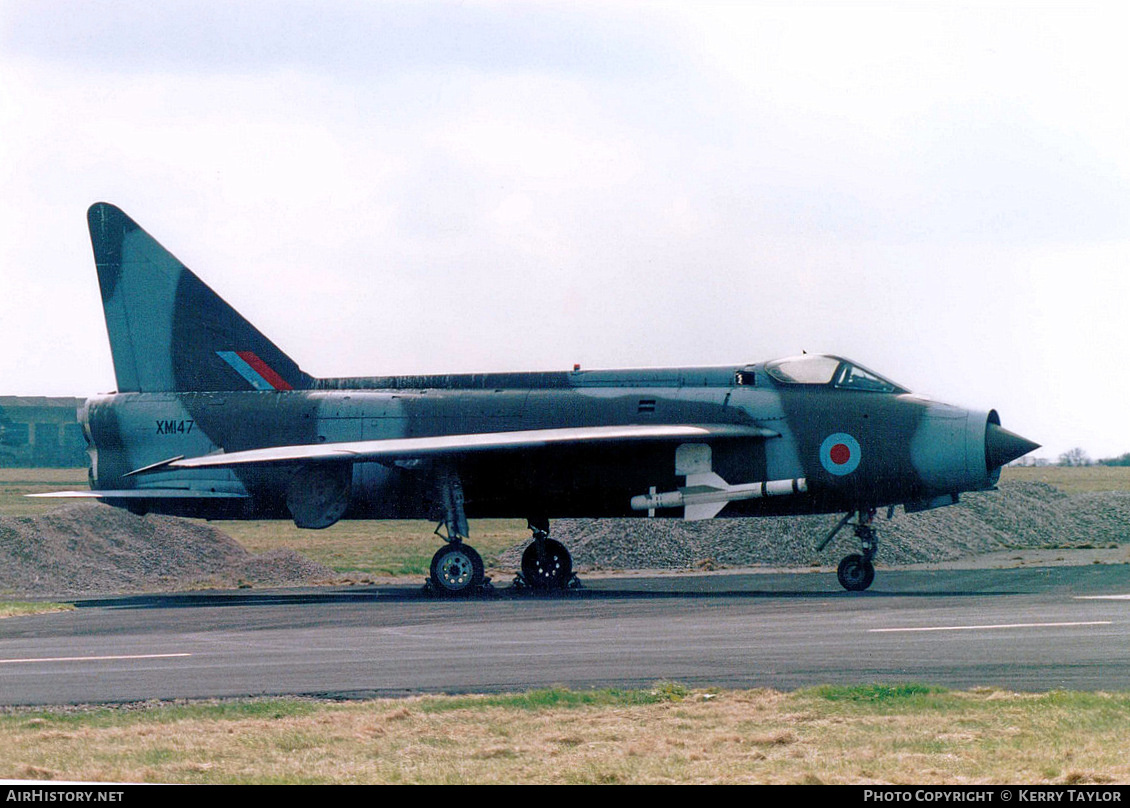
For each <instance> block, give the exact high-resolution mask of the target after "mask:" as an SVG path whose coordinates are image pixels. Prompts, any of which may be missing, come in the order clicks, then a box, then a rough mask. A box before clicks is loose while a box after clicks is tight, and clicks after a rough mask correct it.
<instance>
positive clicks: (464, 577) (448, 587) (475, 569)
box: [427, 469, 490, 597]
mask: <svg viewBox="0 0 1130 808" xmlns="http://www.w3.org/2000/svg"><path fill="white" fill-rule="evenodd" d="M439 493H440V500H441V503H442V505H443V521H441V522H440V527H439V528H436V534H437V535H439V536H442V537H443V538H444V539H445V540H446V541H447V544H446V545H445V546H444V547H441V548H439V549H438V550H437V551H436V554H435V555H434V556H432V565H431V575H430V576H429V577H428V583H427V588H428V589H429V590H430V591H431V592H433V593H434V594H436V595H441V596H444V597H462V596H466V595H471V594H474V593H476V592H482V591H484V590H485V589H487V588H489V586H490V582H489V581H487V579H486V576H485V575H484V574H483V558H482V556H480V555H479V554H478V553H477V552H476V551H475V548H474V547H472V546H471V545H469V544H466V543H465V542H464V541H463V540H464V539H465V538H467V535H468V533H469V532H470V529H469V528H468V526H467V514H466V513H465V512H464V510H463V485H462V483H460V481H459V475H458V474H456V473H455V471H454V470H453V469H446V470H444V471H442V472H441V473H440V477H439ZM440 528H444V532H443V533H440Z"/></svg>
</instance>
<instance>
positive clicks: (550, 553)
mask: <svg viewBox="0 0 1130 808" xmlns="http://www.w3.org/2000/svg"><path fill="white" fill-rule="evenodd" d="M572 577H573V557H572V556H571V555H569V551H568V550H567V549H565V545H564V544H562V543H561V542H559V541H555V540H554V539H545V540H544V541H543V542H542V552H541V553H538V543H537V542H536V541H535V542H533V543H531V544H530V546H529V547H527V548H526V550H525V552H523V553H522V578H524V579H525V581H526V583H527V584H528V585H529V586H530V588H531V589H539V590H542V591H550V590H553V589H564V588H565V587H567V586H568V585H569V579H570V578H572Z"/></svg>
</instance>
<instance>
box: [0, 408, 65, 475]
mask: <svg viewBox="0 0 1130 808" xmlns="http://www.w3.org/2000/svg"><path fill="white" fill-rule="evenodd" d="M82 402H83V400H82V399H81V398H45V397H43V396H0V466H54V467H64V466H80V467H81V466H85V465H86V462H87V460H86V440H85V439H84V438H83V436H82V426H80V425H79V422H78V408H79V407H81V406H82Z"/></svg>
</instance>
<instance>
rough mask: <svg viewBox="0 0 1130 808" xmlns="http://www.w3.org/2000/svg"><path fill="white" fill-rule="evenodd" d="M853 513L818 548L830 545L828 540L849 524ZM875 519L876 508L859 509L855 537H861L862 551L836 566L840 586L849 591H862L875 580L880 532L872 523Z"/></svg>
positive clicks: (821, 548) (847, 557) (841, 521)
mask: <svg viewBox="0 0 1130 808" xmlns="http://www.w3.org/2000/svg"><path fill="white" fill-rule="evenodd" d="M852 515H853V514H852V513H850V512H849V513H848V514H847V515H846V516H845V517H844V518H843V519H841V520H840V522H839V524H837V525H836V527H835V528H834V529H833V530H832V532H831V533H829V534H828V537H827V538H826V539H824V541H823V542H821V544H820V546H819V547H818V548H817V549H818V550H823V549H824V548H825V547H826V546H828V542H830V541H831V540H832V539H833V538H834V537H835V535H836V534H837V533H839V532H840V529H841V528H843V527H844V526H845V525H846V524H848V521H849V520H850V519H851V517H852ZM874 519H875V509H874V508H870V509H868V510H862V509H861V510H860V511H859V521H858V522H856V523H855V537H856V538H857V539H859V545H860V550H861V551H862V552H860V553H853V554H851V555H849V556H846V557H845V558H844V559H843V561H841V562H840V565H839V567H837V568H836V577H837V578H838V579H839V581H840V586H842V587H843V588H844V589H846V590H847V591H849V592H862V591H864V590H865V589H867V588H868V587H869V586H871V583H872V582H873V581H874V580H875V565H874V564H873V563H872V559H873V558H874V557H875V553H876V552H877V551H878V550H879V532H878V531H877V530H876V529H875V527H874V526H873V525H872V522H873V521H874Z"/></svg>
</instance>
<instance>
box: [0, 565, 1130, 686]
mask: <svg viewBox="0 0 1130 808" xmlns="http://www.w3.org/2000/svg"><path fill="white" fill-rule="evenodd" d="M77 606H78V608H77V609H76V610H75V611H73V612H67V613H59V614H46V615H33V616H26V617H13V618H7V619H4V620H0V704H6V705H17V704H73V703H91V702H131V701H141V700H147V699H177V698H207V697H231V696H253V695H265V694H306V695H318V696H329V697H343V698H344V697H362V696H376V695H384V696H389V695H404V694H412V693H422V692H450V693H455V692H490V691H504V690H519V691H520V690H526V689H529V688H537V687H545V686H550V685H558V684H559V685H567V686H570V687H573V688H588V687H599V686H620V687H645V686H649V685H651V684H653V683H655V682H656V681H659V680H672V681H677V682H681V683H684V684H686V685H689V686H692V687H712V686H716V687H735V688H751V687H773V688H782V689H791V688H796V687H800V686H807V685H815V684H824V683H867V682H888V683H891V682H920V683H927V684H937V685H944V686H949V687H957V688H967V687H973V686H981V685H989V686H997V687H1002V688H1009V689H1014V690H1033V691H1042V690H1049V689H1054V688H1070V689H1083V690H1130V565H1094V566H1084V567H1043V568H1021V569H1011V570H960V571H955V570H947V571H898V570H894V571H892V570H882V569H880V570H879V574H878V577H877V579H876V582H875V585H874V586H873V587H872V589H871V590H870V591H868V592H866V593H859V594H852V593H847V592H844V591H842V590H840V589H839V587H838V585H837V584H836V582H835V576H834V575H829V574H826V573H824V574H812V573H787V574H725V575H705V576H674V575H662V576H655V577H636V576H629V577H621V578H604V579H593V580H588V581H586V582H585V587H584V589H582V590H579V591H575V592H570V593H567V594H565V595H562V596H557V597H539V596H535V595H530V594H518V593H515V592H513V591H511V590H508V589H505V588H502V589H500V590H499V591H497V592H496V593H495V594H494V595H492V596H487V597H483V598H476V599H472V600H467V601H436V600H432V599H429V598H428V597H426V596H425V595H423V594H422V593H421V592H420V590H419V589H415V588H396V587H372V588H348V589H344V588H343V589H303V590H271V591H259V590H242V591H237V592H203V593H191V594H173V595H143V596H122V597H114V598H105V599H98V600H84V601H78V602H77Z"/></svg>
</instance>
